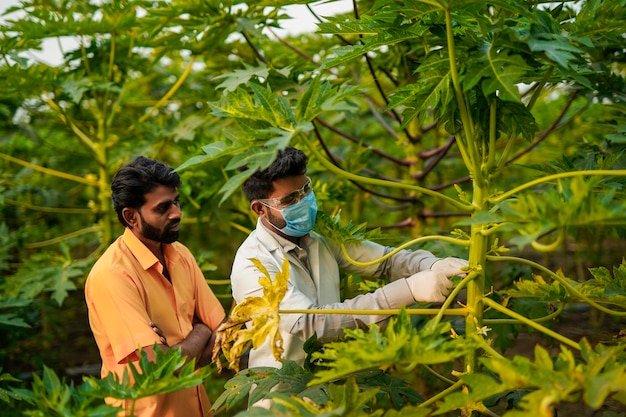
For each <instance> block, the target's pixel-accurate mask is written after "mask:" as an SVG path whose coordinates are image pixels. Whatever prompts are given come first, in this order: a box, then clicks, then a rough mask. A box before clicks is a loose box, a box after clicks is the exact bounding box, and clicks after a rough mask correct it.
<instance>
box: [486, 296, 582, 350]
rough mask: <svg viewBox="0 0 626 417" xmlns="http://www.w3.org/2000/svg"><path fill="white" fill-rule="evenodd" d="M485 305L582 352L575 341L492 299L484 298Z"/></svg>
mask: <svg viewBox="0 0 626 417" xmlns="http://www.w3.org/2000/svg"><path fill="white" fill-rule="evenodd" d="M483 303H485V304H486V305H488V306H489V307H491V308H493V309H494V310H498V311H499V312H501V313H504V314H506V315H507V316H510V317H513V318H514V319H517V320H520V321H521V322H522V323H523V324H527V325H528V326H530V327H532V328H534V329H537V330H539V331H540V332H542V333H544V334H546V335H548V336H550V337H552V338H554V339H556V340H558V341H560V342H562V343H564V344H566V345H569V346H571V347H573V348H575V349H577V350H580V345H579V344H578V343H576V342H574V341H573V340H571V339H569V338H567V337H565V336H563V335H562V334H560V333H557V332H555V331H554V330H550V329H548V328H547V327H544V326H542V325H541V324H539V323H535V322H534V321H532V320H530V319H529V318H528V317H524V316H522V315H521V314H518V313H516V312H515V311H513V310H510V309H508V308H506V307H504V306H502V305H500V304H498V303H496V302H495V301H493V300H492V299H490V298H487V297H483Z"/></svg>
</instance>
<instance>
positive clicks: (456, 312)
mask: <svg viewBox="0 0 626 417" xmlns="http://www.w3.org/2000/svg"><path fill="white" fill-rule="evenodd" d="M401 311H402V310H401V309H388V310H341V309H324V310H320V309H313V310H310V309H303V310H278V313H279V314H353V315H357V316H375V315H382V316H385V315H387V316H397V315H398V314H400V312H401ZM404 311H406V314H408V315H413V316H434V315H436V314H440V313H441V309H438V308H407V309H405V310H404ZM445 314H446V315H448V316H465V315H466V314H467V308H451V309H448V310H447V311H446V313H445Z"/></svg>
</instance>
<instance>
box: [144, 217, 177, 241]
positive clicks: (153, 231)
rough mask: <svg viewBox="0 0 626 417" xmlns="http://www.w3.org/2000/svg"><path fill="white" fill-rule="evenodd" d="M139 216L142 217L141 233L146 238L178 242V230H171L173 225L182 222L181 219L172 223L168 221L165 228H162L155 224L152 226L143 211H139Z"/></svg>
mask: <svg viewBox="0 0 626 417" xmlns="http://www.w3.org/2000/svg"><path fill="white" fill-rule="evenodd" d="M139 217H140V218H141V234H142V235H143V237H145V238H146V239H150V240H154V241H155V242H159V243H172V242H176V241H177V240H178V233H179V231H178V230H171V229H172V227H174V226H176V225H177V224H178V223H180V220H174V221H172V222H170V223H168V224H167V225H166V226H165V229H164V230H162V231H161V230H160V229H158V228H156V227H154V226H152V225H151V224H150V223H148V222H147V221H146V220H145V219H144V218H143V216H142V215H141V213H139Z"/></svg>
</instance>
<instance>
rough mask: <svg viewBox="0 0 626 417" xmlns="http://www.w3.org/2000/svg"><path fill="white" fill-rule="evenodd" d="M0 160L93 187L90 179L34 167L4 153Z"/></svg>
mask: <svg viewBox="0 0 626 417" xmlns="http://www.w3.org/2000/svg"><path fill="white" fill-rule="evenodd" d="M0 158H2V159H6V160H7V161H9V162H13V163H16V164H19V165H22V166H24V167H26V168H30V169H32V170H35V171H38V172H41V173H44V174H48V175H52V176H55V177H59V178H63V179H66V180H70V181H74V182H78V183H80V184H86V185H95V184H94V182H93V181H92V180H91V179H90V178H83V177H79V176H78V175H72V174H67V173H65V172H61V171H57V170H54V169H50V168H45V167H42V166H39V165H35V164H31V163H30V162H26V161H24V160H22V159H19V158H15V157H13V156H11V155H7V154H4V153H0Z"/></svg>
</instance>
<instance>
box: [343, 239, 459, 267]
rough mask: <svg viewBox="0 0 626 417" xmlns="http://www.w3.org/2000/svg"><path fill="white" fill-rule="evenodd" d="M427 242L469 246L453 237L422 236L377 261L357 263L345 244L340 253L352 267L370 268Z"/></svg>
mask: <svg viewBox="0 0 626 417" xmlns="http://www.w3.org/2000/svg"><path fill="white" fill-rule="evenodd" d="M429 240H441V241H443V242H450V243H454V244H456V245H459V246H465V247H467V246H469V241H468V240H461V239H456V238H453V237H448V236H422V237H418V238H416V239H413V240H411V241H409V242H407V243H403V244H402V245H400V246H398V247H397V248H395V249H394V250H392V251H391V252H389V253H387V254H385V255H384V256H381V257H380V258H378V259H374V260H372V261H367V262H360V261H357V260H355V259H352V258H351V257H350V255H349V254H348V250H347V249H346V245H345V244H343V243H342V244H341V252H342V253H343V256H344V257H345V258H346V260H347V261H348V262H350V263H351V264H352V265H357V266H370V265H375V264H378V263H381V262H383V261H384V260H385V259H388V258H390V257H392V256H393V255H395V254H396V253H398V252H400V251H401V250H403V249H406V248H408V247H410V246H413V245H415V244H417V243H421V242H426V241H429Z"/></svg>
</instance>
